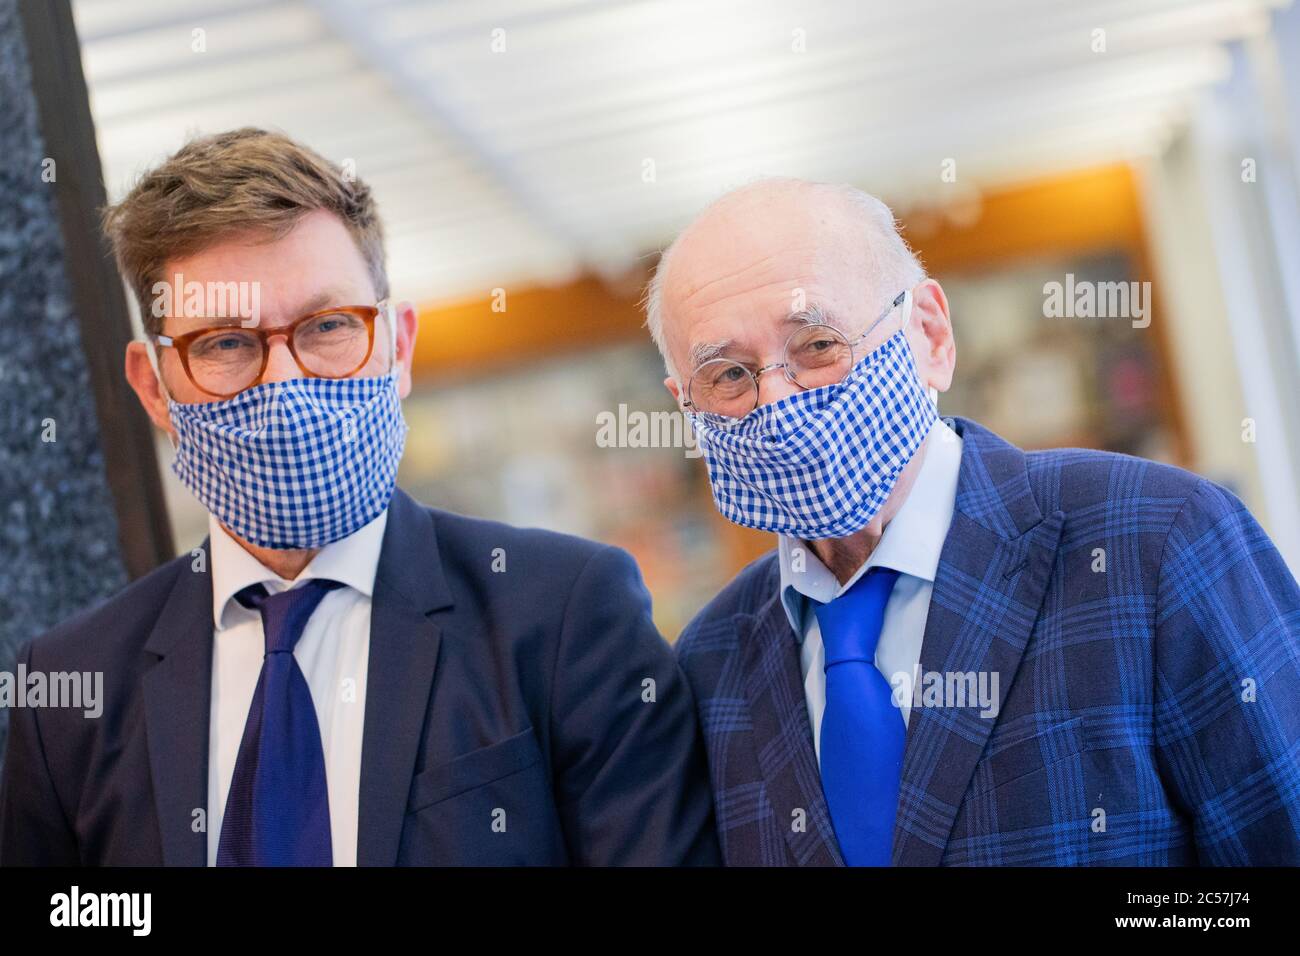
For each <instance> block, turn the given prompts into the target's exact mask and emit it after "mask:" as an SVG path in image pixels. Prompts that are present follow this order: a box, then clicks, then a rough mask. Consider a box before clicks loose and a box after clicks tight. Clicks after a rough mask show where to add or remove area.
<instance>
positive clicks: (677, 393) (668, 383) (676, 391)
mask: <svg viewBox="0 0 1300 956" xmlns="http://www.w3.org/2000/svg"><path fill="white" fill-rule="evenodd" d="M664 387H665V388H667V389H668V391H669V392H670V393H671V394H672V396H673V399H674V400H675V401H676V402H677V404H678V405H681V403H682V395H681V392H682V390H681V389H680V388H678V387H677V379H675V378H673V377H672V376H671V375H670V376H669V377H668V378H666V379H664Z"/></svg>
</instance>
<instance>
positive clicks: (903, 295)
mask: <svg viewBox="0 0 1300 956" xmlns="http://www.w3.org/2000/svg"><path fill="white" fill-rule="evenodd" d="M908 291H909V290H908V289H904V290H903V291H902V292H900V293H898V295H896V296H895V297H894V301H893V302H891V303H889V305H887V306H886V307H885V311H884V312H881V313H880V317H879V318H877V319H876V321H874V322H872V323H871V324H870V325H869V326H867V331H865V332H863V333H862V334H861V335H859V336H858V337H857V338H856V339H854V340H853V341H852V342H851V343H849V344H851V345H857V344H858V343H859V342H861V341H862V340H863V339H865V338H866V337H867V336H868V335H870V334H871V332H872V330H873V329H874V328H875V327H876V326H877V325H879V324H880V323H881V322H883V321H885V319H887V318H889V314H890V313H891V312H893V311H894V310H895V309H897V308H898V307H899V306H900V305H902V304H903V302H904V300H906V299H907V293H908Z"/></svg>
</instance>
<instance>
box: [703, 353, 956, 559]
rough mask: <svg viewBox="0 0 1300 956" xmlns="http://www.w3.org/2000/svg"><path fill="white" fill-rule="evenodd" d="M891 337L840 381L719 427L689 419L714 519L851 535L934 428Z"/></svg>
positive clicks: (795, 532) (707, 418) (909, 363)
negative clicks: (704, 470) (701, 454)
mask: <svg viewBox="0 0 1300 956" xmlns="http://www.w3.org/2000/svg"><path fill="white" fill-rule="evenodd" d="M936 417H937V412H936V410H935V406H934V403H933V402H932V401H931V400H930V397H929V395H928V393H927V391H926V389H925V388H924V387H923V386H922V385H921V381H920V379H919V378H918V377H917V374H916V366H915V364H913V360H912V348H911V346H910V345H908V343H907V337H906V336H905V335H904V333H903V332H902V331H901V330H900V331H898V332H895V333H894V334H893V335H892V336H891V337H890V338H888V339H886V340H885V341H884V343H882V344H881V345H880V346H879V347H877V348H876V350H875V351H873V352H870V353H869V354H867V355H866V356H865V357H863V358H862V360H861V361H859V362H858V363H857V364H856V365H855V366H854V367H853V368H852V369H851V370H850V371H849V374H848V376H847V377H846V378H845V379H844V381H842V382H839V383H837V384H835V385H825V386H822V387H821V388H813V389H809V390H808V391H806V392H796V393H795V394H793V395H787V396H786V397H785V398H783V399H780V400H779V401H775V402H771V403H770V404H767V405H760V406H759V407H758V408H756V409H754V410H753V411H752V412H750V413H749V414H748V415H746V416H745V417H744V418H741V419H734V420H732V423H731V424H724V420H723V419H721V418H720V417H719V416H717V415H711V414H709V413H707V412H704V413H696V414H694V415H692V416H691V420H692V424H693V425H694V426H695V431H696V434H697V435H698V436H699V438H700V445H701V447H702V448H703V449H704V458H705V461H706V462H707V464H708V467H709V484H710V485H711V486H712V488H713V500H714V502H715V503H716V504H717V506H718V511H719V512H721V513H722V516H723V517H724V518H726V519H727V520H729V521H733V522H735V523H736V524H738V525H743V526H744V527H746V528H757V529H759V530H760V531H775V532H778V533H780V534H788V535H792V536H795V537H799V538H803V539H805V540H810V539H816V538H842V537H845V536H847V535H850V534H853V533H854V532H856V531H861V530H862V529H863V528H864V527H866V525H867V524H868V522H870V521H871V519H872V518H874V517H875V516H876V513H877V512H878V511H880V509H881V508H882V507H883V506H884V504H885V501H886V500H887V499H888V498H889V494H890V492H891V491H893V489H894V484H895V482H897V481H898V476H899V475H900V474H901V473H902V471H903V468H904V467H905V466H906V465H907V463H908V462H909V461H911V459H912V456H913V455H914V454H916V450H917V449H918V448H920V447H921V442H923V441H924V440H925V436H926V435H927V434H928V433H929V431H930V426H931V425H933V424H934V421H935V418H936Z"/></svg>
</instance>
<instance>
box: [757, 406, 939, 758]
mask: <svg viewBox="0 0 1300 956" xmlns="http://www.w3.org/2000/svg"><path fill="white" fill-rule="evenodd" d="M961 446H962V441H961V436H959V435H958V434H957V433H956V432H954V431H953V430H952V429H951V428H949V427H948V426H947V425H946V424H945V423H944V421H943V419H937V420H936V421H935V423H934V426H933V427H932V429H931V435H930V442H929V445H928V446H927V447H926V450H925V458H924V459H922V461H921V468H920V470H919V471H918V472H917V476H916V481H915V482H914V483H913V485H912V490H911V492H910V493H909V494H908V496H907V499H906V500H905V501H904V502H903V506H902V507H901V508H899V509H898V513H897V514H895V515H894V517H893V518H892V519H891V520H890V522H889V524H887V525H886V526H885V530H884V532H883V533H882V534H881V536H880V541H879V542H878V543H877V544H876V548H875V550H874V551H872V552H871V557H869V558H868V559H867V563H866V564H864V565H862V567H860V568H858V570H857V571H856V572H855V573H854V575H853V577H852V578H850V579H849V581H848V582H847V583H845V584H844V585H843V586H841V585H840V583H839V581H838V580H837V579H836V577H835V575H834V574H833V573H832V572H831V571H830V569H829V568H827V567H826V565H824V564H822V562H821V561H819V560H818V559H817V556H816V555H815V554H814V553H813V550H812V548H810V547H809V546H808V544H807V543H806V542H804V541H801V540H800V539H798V538H792V537H790V536H788V535H778V538H779V541H778V549H777V550H778V554H779V557H780V566H781V603H782V605H783V606H784V607H785V613H786V617H787V618H788V619H789V621H790V626H791V627H792V628H794V632H795V634H796V635H797V636H798V638H799V640H800V643H801V647H800V653H799V663H800V666H801V667H802V669H803V688H804V698H805V699H806V700H807V703H808V721H809V723H811V724H812V733H813V749H814V750H815V751H816V754H817V762H818V764H819V765H820V763H821V753H822V752H821V735H822V712H823V711H825V710H826V651H825V648H824V647H823V645H822V634H821V628H820V627H819V626H818V624H817V615H816V607H817V604H818V603H821V604H824V603H826V602H828V601H830V600H832V599H834V598H836V597H839V596H840V595H841V594H843V593H844V592H845V591H847V590H848V589H849V588H850V587H852V586H853V584H854V583H855V582H856V581H857V580H858V578H860V577H862V575H864V574H866V573H867V571H868V570H870V569H871V568H873V567H876V566H878V565H879V566H883V567H887V568H893V569H894V570H895V571H898V572H899V575H898V580H897V581H896V582H895V583H894V588H893V590H892V591H891V592H890V594H889V602H888V603H887V604H886V605H885V619H884V624H883V625H882V627H881V630H880V643H879V644H878V645H876V668H877V669H878V670H879V671H880V673H881V674H883V675H884V677H885V680H886V681H888V682H889V684H890V686H891V687H894V688H897V687H898V686H899V682H898V680H897V679H896V677H895V675H898V674H905V675H907V678H906V679H907V681H908V683H907V684H906V685H905V686H906V687H908V688H910V687H911V686H912V684H911V683H910V682H911V681H912V680H913V679H914V678H915V677H916V671H917V667H918V665H919V663H920V660H921V640H922V638H923V637H924V636H925V621H926V618H927V617H929V614H930V594H931V592H932V591H933V590H934V575H935V571H936V570H937V569H938V567H939V554H940V552H941V551H943V542H944V539H945V538H946V537H947V536H948V526H949V525H950V524H951V523H952V514H953V506H954V504H955V503H956V500H957V475H958V472H960V470H961ZM800 566H802V568H803V570H802V571H800V570H798V568H799V567H800ZM809 598H811V599H812V600H808V599H809ZM902 696H906V695H902ZM900 709H901V710H902V712H903V723H904V725H906V724H907V722H908V718H909V717H910V714H911V699H910V697H908V698H907V699H906V700H903V701H901V702H900Z"/></svg>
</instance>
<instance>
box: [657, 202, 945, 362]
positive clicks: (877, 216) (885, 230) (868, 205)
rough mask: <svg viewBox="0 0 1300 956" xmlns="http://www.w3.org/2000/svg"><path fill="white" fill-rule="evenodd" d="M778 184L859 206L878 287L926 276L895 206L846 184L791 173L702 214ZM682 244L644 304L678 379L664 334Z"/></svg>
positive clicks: (903, 285) (896, 286)
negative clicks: (672, 269) (669, 277)
mask: <svg viewBox="0 0 1300 956" xmlns="http://www.w3.org/2000/svg"><path fill="white" fill-rule="evenodd" d="M772 186H789V187H809V188H812V189H816V190H818V191H825V192H828V193H830V195H831V196H832V197H834V198H837V199H839V200H840V201H842V202H844V203H845V205H846V206H848V207H849V208H850V209H851V210H853V211H856V212H857V213H858V214H859V215H860V216H861V217H862V218H863V220H864V222H865V224H866V228H867V248H868V250H870V261H869V262H868V263H866V264H865V267H866V268H867V270H868V272H869V275H868V279H869V281H870V283H871V285H872V286H873V287H876V288H882V289H888V290H890V291H891V292H892V291H894V290H901V289H910V288H912V287H914V286H915V285H917V284H918V283H920V282H921V281H922V280H923V279H924V278H925V269H924V268H923V267H922V266H921V262H920V260H919V259H917V257H916V254H915V253H913V252H912V250H911V249H910V248H909V247H908V245H907V242H906V241H905V240H904V239H903V237H902V236H901V235H900V234H899V232H898V221H897V220H896V219H895V218H894V214H893V212H892V211H890V208H889V207H888V206H886V205H885V204H884V203H883V202H881V201H880V200H879V199H877V198H876V197H875V196H872V195H870V194H869V193H865V192H863V191H862V190H861V189H857V188H855V187H853V186H849V185H847V184H845V183H818V182H810V181H808V180H802V179H794V178H791V177H771V178H767V179H760V180H758V181H756V182H753V183H749V184H747V185H744V186H741V187H739V188H737V189H733V190H732V191H730V192H728V193H725V194H724V195H722V196H720V197H718V198H717V199H715V200H714V201H713V202H712V203H710V204H709V205H708V206H707V207H706V208H705V209H704V211H703V212H702V213H701V214H700V215H701V216H703V215H704V213H707V212H708V211H709V210H710V209H712V208H713V207H714V206H716V205H718V204H719V203H722V202H725V201H727V200H729V199H732V198H734V197H736V196H739V195H741V194H743V193H746V192H749V191H750V190H754V189H761V188H768V187H772ZM697 218H698V217H697ZM676 245H677V240H673V242H672V243H671V244H669V246H668V248H667V249H665V250H664V251H663V254H662V255H661V256H660V257H659V264H658V265H657V266H656V267H655V271H654V275H653V276H651V277H650V282H649V284H648V285H647V286H646V291H645V297H644V299H643V300H642V304H643V305H644V307H645V313H646V321H645V325H646V328H648V329H649V330H650V337H651V338H652V339H654V343H655V345H656V346H657V347H658V349H659V354H660V355H661V356H663V360H664V368H665V369H667V371H668V375H669V376H670V377H672V378H677V379H678V380H679V381H680V378H679V377H678V375H677V370H676V369H674V368H673V360H672V357H671V356H670V355H669V354H668V343H667V339H666V337H665V335H664V313H663V277H664V273H665V272H666V271H667V268H668V260H669V259H670V258H671V257H672V253H673V249H674V247H675V246H676Z"/></svg>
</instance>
